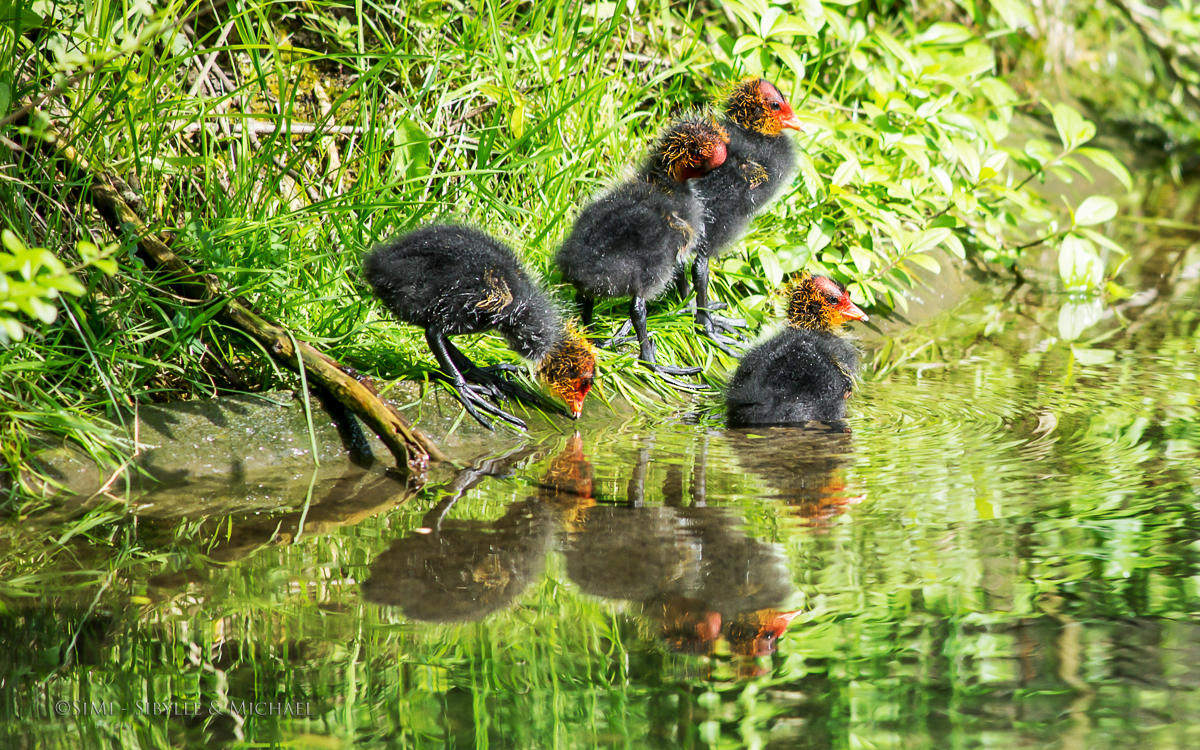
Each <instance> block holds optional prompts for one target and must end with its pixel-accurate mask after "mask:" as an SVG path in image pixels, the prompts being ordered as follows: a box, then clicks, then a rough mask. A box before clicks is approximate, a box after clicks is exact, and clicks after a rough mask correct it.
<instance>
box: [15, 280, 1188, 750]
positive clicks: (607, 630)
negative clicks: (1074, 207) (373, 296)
mask: <svg viewBox="0 0 1200 750" xmlns="http://www.w3.org/2000/svg"><path fill="white" fill-rule="evenodd" d="M1043 304H1044V305H1045V306H1043ZM1195 309H1196V305H1195V300H1194V297H1187V296H1184V297H1181V298H1180V299H1178V300H1177V301H1174V302H1171V303H1170V304H1166V305H1163V306H1161V307H1160V308H1159V309H1158V310H1157V311H1148V312H1146V313H1145V314H1142V315H1140V316H1139V317H1137V319H1136V320H1135V321H1134V324H1135V325H1136V326H1137V327H1136V328H1135V329H1134V330H1133V331H1130V328H1133V326H1130V327H1129V328H1120V327H1117V326H1116V325H1115V324H1106V323H1103V322H1102V323H1101V324H1100V325H1098V326H1097V327H1096V329H1095V330H1093V331H1089V332H1088V335H1092V336H1097V337H1104V336H1105V335H1106V334H1110V335H1108V336H1107V337H1106V338H1101V339H1100V340H1095V341H1093V342H1092V343H1090V344H1086V345H1085V344H1080V343H1078V342H1076V343H1075V344H1074V345H1070V344H1064V343H1062V342H1061V341H1058V340H1057V339H1056V338H1055V335H1054V334H1055V328H1054V318H1055V315H1056V314H1057V312H1056V311H1057V308H1055V307H1052V302H1051V301H1048V300H1044V299H1042V298H1039V297H1036V296H1034V295H1032V294H1028V295H1025V296H1018V297H1017V298H1014V299H1013V300H1010V301H1009V302H1002V301H1000V300H998V299H993V298H990V297H986V296H985V297H983V298H980V299H976V300H974V301H972V302H970V303H968V304H967V305H965V306H964V307H963V308H961V309H960V310H958V311H956V312H955V313H954V314H952V315H950V316H947V317H946V318H944V319H942V320H940V321H938V322H935V323H934V324H932V325H930V326H927V327H924V328H920V329H916V330H913V331H911V332H910V333H908V334H905V335H904V336H903V337H902V338H898V339H895V340H891V339H884V340H882V341H879V342H876V343H873V344H872V345H871V351H870V352H869V355H868V357H867V361H868V363H869V367H868V369H869V372H868V375H867V382H866V383H865V384H864V385H863V387H862V388H861V395H860V396H858V397H856V401H855V402H854V409H853V413H854V416H853V417H852V419H851V421H850V422H849V423H848V427H849V429H850V430H851V431H849V432H846V431H843V430H842V429H839V428H836V427H834V428H822V429H819V430H792V429H786V430H785V429H763V430H743V431H730V430H725V429H724V428H723V427H721V426H720V424H719V418H718V415H715V414H712V415H706V414H703V413H702V414H700V415H699V416H698V417H696V416H691V417H688V418H686V419H683V420H652V419H647V418H638V419H634V420H632V421H630V422H628V423H626V424H619V425H616V426H607V427H603V428H596V429H591V430H585V431H584V432H583V433H582V434H581V435H580V436H577V437H571V436H555V437H546V436H544V435H543V436H541V437H540V438H535V439H534V440H533V441H532V442H531V443H530V444H528V445H527V446H524V447H522V448H519V449H517V450H515V451H512V452H510V453H508V454H506V455H501V456H492V457H488V458H487V459H486V460H483V461H480V462H477V463H476V464H475V466H474V468H473V469H472V470H469V471H466V472H462V473H460V474H458V475H456V476H453V477H450V478H449V480H448V481H447V483H445V484H442V485H440V486H438V487H436V488H433V487H431V488H426V489H424V490H422V491H420V492H419V493H417V494H415V495H414V494H412V493H411V491H410V490H408V489H406V488H405V487H403V486H401V485H399V484H397V483H396V482H395V481H394V480H392V479H391V478H389V477H387V476H383V475H371V474H363V475H361V476H359V477H357V478H349V479H347V480H345V481H343V482H342V483H341V484H338V485H333V486H325V485H322V489H321V490H320V492H318V493H317V495H316V496H315V498H314V505H313V507H312V508H311V509H310V510H309V512H308V514H307V516H305V518H304V529H303V531H302V532H301V531H300V528H299V524H300V512H299V510H297V511H296V512H294V513H292V514H282V515H271V516H266V515H264V516H250V517H239V518H236V519H229V518H227V517H226V518H203V519H196V520H187V521H182V522H181V521H180V520H179V519H158V520H156V519H154V518H140V519H139V520H138V521H137V522H136V523H135V522H134V521H133V520H132V518H131V517H130V516H127V515H123V514H121V515H117V519H118V520H117V522H116V523H115V524H114V525H112V526H95V527H91V528H87V527H77V528H73V530H72V531H71V532H70V533H65V532H64V528H63V527H62V526H61V525H60V526H55V527H53V528H42V527H39V526H38V525H37V523H36V519H34V520H33V521H32V522H30V523H27V524H23V525H19V526H14V527H6V528H5V530H4V535H5V539H4V540H3V547H4V553H3V554H4V557H3V565H4V578H5V580H4V583H3V594H4V597H5V608H6V609H5V613H4V614H3V615H2V616H0V641H2V642H0V651H2V652H3V653H4V654H5V656H4V657H3V661H2V662H0V706H2V708H0V711H2V713H3V716H4V719H5V724H4V727H5V730H4V731H5V733H6V737H7V739H8V740H9V742H10V744H14V745H16V746H33V745H38V746H78V745H80V744H83V745H89V746H90V745H101V744H106V745H107V744H114V743H119V744H121V745H123V746H160V745H164V744H175V745H195V746H208V745H211V744H219V743H221V742H224V741H236V740H238V739H239V738H240V739H243V740H245V741H247V742H258V743H268V744H270V743H283V742H288V743H294V744H321V745H323V746H324V745H327V744H329V743H331V742H333V743H338V742H340V743H344V744H349V743H351V742H353V743H356V744H358V745H363V746H371V747H376V746H379V747H385V746H386V747H445V746H453V747H549V746H563V747H577V746H579V747H582V746H587V747H591V746H597V745H600V746H625V747H644V746H654V747H677V746H692V747H717V746H721V747H738V746H748V747H763V746H771V747H813V748H817V747H847V748H848V747H870V746H874V747H905V748H911V747H928V748H943V747H950V746H953V747H980V746H984V745H995V746H1005V747H1011V746H1019V745H1032V746H1044V745H1063V746H1065V747H1088V748H1107V747H1123V746H1124V747H1131V746H1132V747H1161V748H1168V747H1186V746H1194V745H1195V744H1197V738H1196V737H1195V734H1196V732H1197V729H1196V727H1197V718H1198V717H1200V713H1198V711H1200V706H1198V705H1197V699H1196V698H1195V697H1194V696H1195V695H1196V693H1195V692H1194V691H1193V688H1194V686H1195V685H1197V684H1198V683H1200V668H1198V664H1200V662H1198V659H1197V657H1198V656H1200V630H1198V629H1197V627H1196V625H1195V623H1194V620H1195V614H1196V612H1197V611H1198V610H1200V607H1198V604H1200V590H1198V588H1197V585H1196V581H1197V580H1200V578H1197V574H1198V572H1200V571H1197V569H1196V560H1197V547H1198V544H1197V542H1198V540H1200V532H1198V528H1200V520H1198V519H1197V518H1196V511H1195V506H1196V503H1197V499H1198V497H1197V491H1198V488H1200V471H1198V469H1197V461H1196V459H1197V448H1198V447H1200V420H1198V416H1197V398H1198V397H1200V388H1198V387H1197V385H1196V380H1195V373H1196V372H1197V371H1198V370H1200V361H1198V360H1200V355H1197V349H1196V341H1197V338H1196V337H1197V325H1196V324H1197V313H1196V312H1195ZM1135 313H1136V311H1133V310H1131V311H1129V313H1128V315H1127V317H1131V318H1132V317H1133V316H1134V314H1135ZM1106 326H1107V327H1106ZM1095 351H1111V352H1113V354H1112V356H1098V355H1095V354H1090V353H1088V352H1095ZM97 512H99V511H97ZM101 528H103V529H104V531H103V532H102V535H101V532H100V531H98V529H101ZM297 534H299V539H298V541H297V540H296V536H297ZM59 700H68V701H92V702H97V701H98V702H108V703H110V704H116V705H119V706H121V707H124V708H126V709H127V711H126V712H125V713H120V714H117V715H112V716H94V715H93V716H62V717H59V716H56V715H55V713H54V705H55V703H56V701H59ZM253 700H259V701H276V702H297V701H299V702H304V703H311V704H312V706H313V713H314V716H312V717H302V718H288V717H279V716H254V717H235V716H231V715H228V714H222V715H195V716H179V717H171V718H164V717H153V716H144V715H136V714H135V713H134V712H133V711H132V710H131V709H133V708H134V707H135V705H136V704H137V702H138V701H177V702H182V701H198V702H200V703H201V704H202V705H203V706H206V707H207V706H209V705H210V702H211V701H216V702H217V705H218V707H221V706H224V707H227V706H228V705H229V702H230V701H232V702H234V703H237V702H240V701H253Z"/></svg>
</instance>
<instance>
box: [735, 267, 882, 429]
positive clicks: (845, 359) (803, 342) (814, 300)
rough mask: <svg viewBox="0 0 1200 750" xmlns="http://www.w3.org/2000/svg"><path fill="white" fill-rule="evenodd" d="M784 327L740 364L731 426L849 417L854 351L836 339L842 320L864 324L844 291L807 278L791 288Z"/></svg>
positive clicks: (863, 317)
mask: <svg viewBox="0 0 1200 750" xmlns="http://www.w3.org/2000/svg"><path fill="white" fill-rule="evenodd" d="M788 292H789V304H788V320H787V326H786V327H785V328H784V329H783V330H782V331H780V332H779V333H778V334H776V335H775V336H774V337H772V338H770V339H767V340H766V341H764V342H763V343H761V344H759V345H758V346H755V347H754V348H753V349H751V350H750V351H749V352H747V353H746V356H745V357H743V358H742V361H741V363H739V364H738V368H737V372H735V373H734V375H733V380H731V381H730V383H729V389H728V391H727V392H726V394H725V406H726V421H727V424H728V425H729V426H730V427H752V426H756V425H788V424H800V423H802V422H809V421H820V422H832V421H834V420H840V419H843V418H845V416H846V399H848V398H849V397H850V394H851V393H852V391H853V389H854V378H855V376H856V375H857V374H858V350H857V349H855V348H854V345H853V344H852V343H850V342H849V341H847V340H846V339H843V338H842V337H840V336H838V335H837V333H836V330H837V329H838V328H839V327H840V326H841V325H842V324H843V323H845V322H846V321H847V320H862V321H865V320H867V319H868V318H867V314H866V313H864V312H863V311H862V310H860V309H859V308H858V306H857V305H855V304H854V303H853V302H851V301H850V295H849V294H848V293H847V292H846V288H845V287H844V286H842V285H841V284H839V283H838V282H836V281H834V280H832V279H828V278H826V277H824V276H810V275H808V274H807V273H806V274H804V275H803V276H802V277H801V278H800V279H799V280H798V281H796V282H795V283H793V284H792V285H791V287H790V289H789V290H788Z"/></svg>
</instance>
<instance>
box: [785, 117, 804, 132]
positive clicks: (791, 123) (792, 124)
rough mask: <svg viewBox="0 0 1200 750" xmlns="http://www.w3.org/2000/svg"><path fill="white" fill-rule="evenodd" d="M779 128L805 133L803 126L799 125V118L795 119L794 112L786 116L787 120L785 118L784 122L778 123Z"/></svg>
mask: <svg viewBox="0 0 1200 750" xmlns="http://www.w3.org/2000/svg"><path fill="white" fill-rule="evenodd" d="M779 127H781V128H790V129H792V130H798V131H800V132H801V133H803V132H805V131H804V126H803V125H801V124H800V118H799V117H796V113H795V112H793V113H792V114H790V115H788V118H787V119H786V120H784V121H782V122H780V123H779Z"/></svg>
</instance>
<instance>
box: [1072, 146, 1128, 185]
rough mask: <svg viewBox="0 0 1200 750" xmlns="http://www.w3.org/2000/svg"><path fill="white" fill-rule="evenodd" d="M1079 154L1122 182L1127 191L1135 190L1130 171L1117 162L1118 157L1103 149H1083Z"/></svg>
mask: <svg viewBox="0 0 1200 750" xmlns="http://www.w3.org/2000/svg"><path fill="white" fill-rule="evenodd" d="M1078 153H1079V154H1080V155H1082V156H1086V157H1087V158H1089V159H1091V160H1092V163H1093V164H1095V165H1096V166H1097V167H1100V168H1101V169H1104V170H1107V171H1108V172H1110V173H1111V174H1112V175H1113V177H1116V178H1117V179H1118V180H1120V181H1121V184H1122V185H1124V186H1125V189H1126V190H1133V179H1132V178H1131V177H1130V176H1129V170H1128V169H1126V168H1125V165H1124V164H1122V163H1121V162H1119V161H1117V157H1115V156H1113V155H1112V154H1110V153H1109V152H1107V151H1105V150H1103V149H1099V148H1090V147H1085V148H1081V149H1079V151H1078Z"/></svg>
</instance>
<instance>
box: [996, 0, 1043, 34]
mask: <svg viewBox="0 0 1200 750" xmlns="http://www.w3.org/2000/svg"><path fill="white" fill-rule="evenodd" d="M992 8H994V9H995V11H996V13H997V14H998V15H999V16H1000V19H1001V20H1003V21H1004V25H1005V26H1007V27H1008V28H1010V29H1024V28H1027V27H1029V26H1032V25H1033V13H1032V12H1031V11H1030V9H1029V6H1028V5H1027V4H1026V3H1025V2H1023V0H992Z"/></svg>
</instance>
